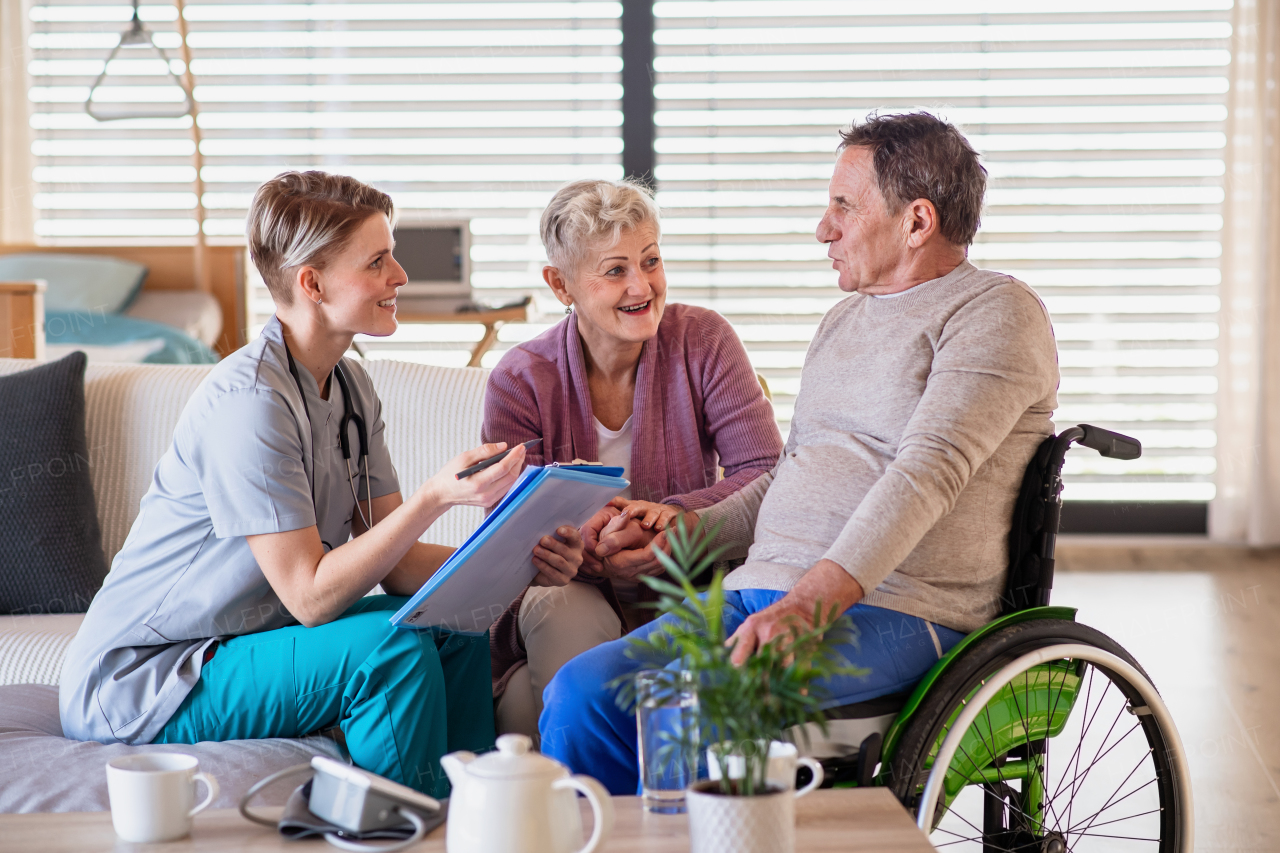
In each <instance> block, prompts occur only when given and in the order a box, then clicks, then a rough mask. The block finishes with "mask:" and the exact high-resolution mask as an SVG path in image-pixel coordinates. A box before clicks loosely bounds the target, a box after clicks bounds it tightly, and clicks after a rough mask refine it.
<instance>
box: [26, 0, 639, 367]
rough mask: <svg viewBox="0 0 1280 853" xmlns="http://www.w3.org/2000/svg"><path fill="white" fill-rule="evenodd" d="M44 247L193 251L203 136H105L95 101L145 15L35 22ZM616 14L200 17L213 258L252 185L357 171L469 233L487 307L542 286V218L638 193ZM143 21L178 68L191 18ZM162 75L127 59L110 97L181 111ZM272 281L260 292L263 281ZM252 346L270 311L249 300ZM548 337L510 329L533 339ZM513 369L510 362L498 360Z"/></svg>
mask: <svg viewBox="0 0 1280 853" xmlns="http://www.w3.org/2000/svg"><path fill="white" fill-rule="evenodd" d="M30 14H31V18H32V21H33V29H34V34H33V35H32V37H31V48H32V52H33V56H34V61H33V62H32V63H31V67H30V71H31V77H32V80H33V85H32V88H31V92H30V95H31V100H32V102H33V108H34V116H33V118H32V122H33V124H34V132H35V137H36V140H35V143H34V154H35V156H36V161H37V164H36V168H35V180H36V181H37V183H38V190H39V192H38V195H37V196H36V199H35V204H36V208H37V220H36V231H37V234H38V235H39V237H40V238H41V239H42V240H44V241H48V242H53V243H56V242H76V243H81V244H83V243H85V242H90V241H94V240H107V241H111V242H119V241H122V240H127V241H135V242H146V243H155V242H157V241H159V242H163V241H166V240H169V241H183V242H187V241H189V240H190V239H191V236H192V235H194V233H195V228H196V225H195V219H194V212H193V211H194V206H195V197H194V195H193V192H192V184H191V182H192V179H193V178H194V172H193V167H192V160H191V155H192V151H193V148H192V141H191V136H190V125H189V121H190V120H189V119H188V118H186V117H183V118H180V119H134V120H120V121H113V122H107V123H98V122H95V121H94V120H93V119H92V118H91V117H89V116H88V115H86V114H85V112H84V110H83V103H84V100H85V98H86V96H87V95H88V93H89V87H90V86H91V85H92V83H93V80H94V78H95V77H96V76H97V75H98V74H99V73H100V72H101V71H102V69H103V61H104V60H105V58H106V56H107V54H108V53H109V52H110V50H111V48H112V47H113V46H115V44H116V42H117V39H118V35H119V33H120V32H121V30H123V29H124V28H125V26H126V24H127V22H128V20H129V18H130V15H131V9H130V7H129V5H128V4H127V3H123V2H120V0H103V2H93V0H81V2H77V3H76V4H75V5H63V4H49V5H33V6H32V8H31V12H30ZM620 14H621V5H620V4H619V3H617V2H588V1H587V0H581V1H580V2H537V0H515V2H487V0H468V1H467V2H386V3H382V2H357V3H306V2H287V0H286V1H285V2H267V3H244V2H241V3H235V2H188V3H187V5H186V17H187V21H188V26H189V29H190V38H189V44H190V46H191V52H192V72H193V74H194V75H195V78H196V88H195V95H196V99H197V101H198V102H199V105H200V118H199V121H200V126H201V130H202V133H203V137H204V140H203V143H202V146H201V151H202V153H203V155H204V163H205V165H204V169H203V172H202V177H203V178H204V182H205V195H204V205H205V208H206V210H207V218H206V220H205V233H206V234H207V235H210V240H211V241H217V240H219V239H222V240H226V241H236V242H239V241H242V239H243V237H242V235H243V233H244V217H245V213H246V209H247V207H248V204H249V201H250V199H251V197H252V193H253V191H254V189H255V188H256V187H257V185H258V184H259V183H260V182H262V181H263V180H266V179H267V178H270V177H272V176H274V175H276V174H278V173H279V172H281V171H284V170H285V169H306V168H318V169H324V170H328V171H334V172H343V173H346V174H351V175H354V176H355V177H357V178H360V179H362V180H365V181H368V182H370V183H373V184H374V185H376V186H378V187H379V188H381V189H383V190H385V191H387V192H388V193H390V194H391V195H392V198H393V199H394V200H395V202H396V205H397V208H398V210H399V213H400V216H401V219H402V221H420V220H432V219H439V220H446V221H456V220H458V219H469V220H470V221H471V230H472V240H471V246H472V248H471V253H472V270H473V274H472V283H473V285H474V286H475V288H476V290H477V293H478V296H479V297H480V298H481V299H482V300H486V301H492V302H502V301H505V300H507V299H509V298H512V297H513V296H518V295H520V294H523V293H528V292H530V291H534V290H537V291H541V289H542V284H541V267H542V249H541V244H540V242H539V241H538V236H537V218H538V215H539V214H540V213H541V211H542V209H543V207H544V206H545V205H546V202H547V200H548V199H549V198H550V195H551V193H552V192H553V191H554V190H555V188H556V187H558V186H559V185H560V184H561V183H563V182H565V181H567V180H572V179H576V178H580V177H608V178H619V177H621V166H620V163H621V156H620V152H621V147H622V143H621V139H620V131H619V128H620V125H621V108H620V97H621V84H620V71H621V59H620V55H619V45H620V42H621V34H620V32H619V28H618V18H619V16H620ZM141 18H142V19H143V21H144V22H145V23H146V24H147V26H148V27H150V28H151V29H152V30H153V31H154V32H156V34H157V39H156V40H157V42H158V43H159V44H160V45H161V46H162V47H164V48H166V50H168V51H169V56H170V58H171V63H170V64H171V67H172V69H173V70H174V71H175V72H178V73H181V71H182V70H183V69H182V64H181V61H180V59H179V53H178V47H179V37H178V35H177V30H176V23H175V22H176V10H175V7H174V6H172V5H168V4H158V5H143V6H142V7H141ZM181 100H182V93H181V92H180V91H179V90H178V89H177V87H176V86H174V85H173V83H172V82H171V81H170V80H169V79H168V78H167V76H166V74H165V68H164V63H163V61H162V60H161V59H160V58H159V57H158V56H154V55H152V53H151V52H150V51H148V50H141V49H125V50H123V51H122V52H121V58H119V59H117V60H116V61H115V62H113V63H112V67H111V68H110V69H108V77H107V79H106V81H105V83H104V85H103V87H102V88H101V89H100V90H99V91H98V92H97V93H96V94H95V102H106V103H107V104H108V105H109V106H110V107H111V108H112V109H135V108H137V109H142V108H144V107H148V106H150V107H151V108H156V107H160V108H164V107H166V106H168V107H169V108H172V105H173V104H176V103H180V102H181ZM254 278H256V276H254ZM249 296H250V301H249V307H250V329H249V330H248V333H249V337H250V338H252V337H253V336H255V335H256V333H257V330H258V329H259V328H260V327H261V324H262V323H263V322H265V320H266V318H267V317H269V316H270V313H271V311H272V306H271V302H270V298H269V296H268V294H267V293H266V290H265V288H264V287H262V286H261V283H260V280H257V285H256V286H254V287H251V288H250V294H249ZM545 327H546V326H545V325H539V326H520V327H515V326H513V327H509V328H508V329H506V330H504V334H503V337H504V339H506V340H519V339H522V338H524V337H527V336H529V335H531V334H534V333H536V332H538V331H540V330H541V329H543V328H545ZM481 334H482V329H481V327H479V326H469V325H460V326H408V325H406V326H403V327H402V328H401V330H400V331H399V332H398V333H397V334H396V335H395V336H393V337H392V338H390V339H369V340H367V341H362V345H363V346H366V352H368V354H369V355H370V356H371V357H395V358H403V359H414V360H420V361H428V362H435V363H441V364H461V365H464V364H466V363H467V354H468V350H469V348H470V344H471V343H472V342H474V341H475V340H478V339H479V337H480V335H481ZM492 357H496V356H491V358H492Z"/></svg>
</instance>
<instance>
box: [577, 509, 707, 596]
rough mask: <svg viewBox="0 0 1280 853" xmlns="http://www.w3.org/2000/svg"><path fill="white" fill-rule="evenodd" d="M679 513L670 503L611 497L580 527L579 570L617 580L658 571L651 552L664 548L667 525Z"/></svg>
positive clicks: (657, 572) (656, 573) (672, 522)
mask: <svg viewBox="0 0 1280 853" xmlns="http://www.w3.org/2000/svg"><path fill="white" fill-rule="evenodd" d="M683 514H684V510H683V509H681V508H680V507H679V506H674V505H672V504H657V503H651V502H649V501H629V500H627V499H626V498H614V499H613V500H612V501H610V502H609V503H608V504H607V505H606V506H605V507H604V508H603V509H601V510H600V511H599V512H598V513H596V514H595V515H594V516H592V517H591V519H590V520H589V521H588V522H587V523H586V524H584V525H583V526H582V530H581V533H582V543H583V555H582V568H581V571H582V573H583V574H584V575H586V576H588V577H601V578H616V579H619V580H637V579H638V578H640V577H642V576H644V575H658V574H661V573H662V564H661V563H659V562H658V558H657V557H656V556H654V551H655V550H656V549H662V550H664V551H666V550H668V546H667V533H666V531H667V528H669V527H671V526H673V525H674V524H675V523H676V519H678V518H679V517H680V516H681V515H683ZM693 518H696V516H693ZM695 523H696V522H695ZM690 529H691V530H692V527H691V528H690Z"/></svg>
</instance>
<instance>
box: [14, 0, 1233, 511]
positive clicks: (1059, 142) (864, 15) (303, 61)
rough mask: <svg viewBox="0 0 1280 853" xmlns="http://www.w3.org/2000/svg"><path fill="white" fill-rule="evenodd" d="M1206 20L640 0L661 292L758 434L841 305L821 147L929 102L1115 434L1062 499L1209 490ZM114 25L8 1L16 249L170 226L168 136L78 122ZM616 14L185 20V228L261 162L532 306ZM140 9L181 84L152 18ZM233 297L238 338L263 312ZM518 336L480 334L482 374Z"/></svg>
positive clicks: (585, 165) (96, 13) (296, 6)
mask: <svg viewBox="0 0 1280 853" xmlns="http://www.w3.org/2000/svg"><path fill="white" fill-rule="evenodd" d="M37 2H38V0H37ZM1229 8H1230V3H1229V0H1160V2H1155V0H1075V2H1071V3H1067V2H1045V3H1033V4H1029V3H1019V2H1014V1H1013V0H949V2H940V0H922V2H918V3H914V4H898V5H894V4H884V3H876V2H869V0H868V1H867V2H864V0H788V2H785V3H779V2H774V0H718V1H716V2H695V0H658V2H656V3H655V7H654V11H655V16H656V31H655V36H654V40H655V43H656V59H655V71H656V80H655V95H656V98H657V111H656V115H655V122H656V124H657V130H658V135H657V142H656V147H657V157H658V161H657V163H658V165H657V178H658V181H659V203H660V204H661V205H662V207H663V209H664V216H665V220H664V254H665V256H666V259H667V267H668V278H669V281H670V285H671V295H670V298H671V299H673V300H678V301H686V302H693V303H697V304H703V305H707V306H710V307H713V308H715V309H717V310H719V311H721V312H722V313H724V314H725V315H726V316H728V317H729V318H730V320H731V321H732V322H733V323H734V324H735V326H736V328H737V329H738V332H739V334H740V335H741V336H742V338H743V340H744V342H745V343H746V346H747V348H748V351H749V352H750V354H751V358H752V360H753V362H754V364H755V366H756V368H757V370H758V371H759V372H760V373H761V374H762V375H764V376H765V377H766V379H767V380H768V382H769V384H770V387H771V389H772V391H773V392H774V398H775V408H776V410H777V412H778V416H779V420H780V424H781V426H782V428H783V430H784V432H785V431H786V429H787V427H788V422H789V420H790V416H791V411H792V408H793V406H794V399H795V394H796V392H797V390H798V388H799V377H800V368H801V365H802V363H803V358H804V352H805V350H806V348H807V345H808V342H809V339H810V337H811V336H812V334H813V331H814V328H815V327H816V325H817V322H818V319H819V318H820V316H821V315H822V313H823V312H824V311H826V310H827V309H828V308H829V307H830V306H831V305H833V304H834V303H835V302H836V301H837V300H838V299H840V298H841V294H840V293H839V291H838V290H837V289H836V288H835V286H834V282H835V275H834V272H833V271H832V270H831V269H830V265H829V263H828V262H827V260H826V257H825V252H824V250H823V248H822V247H821V246H820V245H819V244H818V243H817V242H816V241H815V240H814V239H813V229H814V226H815V224H816V223H817V220H818V217H819V215H820V213H821V211H822V209H823V207H824V206H825V200H826V183H827V179H828V178H829V176H830V171H831V164H832V160H833V155H834V149H835V145H836V142H837V141H838V140H837V137H836V133H835V131H836V128H838V127H839V126H841V125H844V124H847V123H848V122H849V121H851V120H853V119H855V118H858V117H861V116H863V115H865V114H866V113H867V112H869V111H870V110H872V109H876V108H881V109H888V110H903V109H911V108H917V107H924V108H928V109H931V110H935V111H937V112H939V113H941V114H942V115H944V116H946V117H948V118H949V119H951V120H953V121H955V122H957V123H959V124H960V125H961V126H962V127H963V129H964V130H965V131H966V133H967V134H969V136H970V138H971V139H972V141H973V142H974V144H975V145H976V146H977V147H978V149H979V150H980V151H981V152H982V153H983V155H984V160H985V163H986V165H987V168H988V170H989V172H990V175H991V183H990V190H989V195H988V207H987V210H986V212H985V215H984V222H983V228H982V231H981V232H980V233H979V235H978V240H977V243H976V245H975V246H974V247H973V250H972V253H971V257H972V258H973V259H974V261H975V262H977V263H978V264H980V265H984V266H989V267H992V268H995V269H999V270H1002V271H1006V272H1009V273H1012V274H1015V275H1017V276H1019V277H1021V278H1023V279H1024V280H1026V281H1027V282H1028V283H1030V284H1031V285H1032V286H1033V287H1035V288H1036V289H1037V291H1038V292H1039V293H1040V294H1041V296H1042V297H1043V298H1044V300H1045V302H1046V304H1047V305H1048V306H1049V309H1050V311H1051V312H1052V313H1053V316H1054V320H1055V328H1056V331H1057V335H1058V342H1059V349H1060V358H1061V364H1062V373H1063V379H1062V388H1061V394H1060V401H1061V407H1060V409H1059V411H1058V415H1057V420H1058V423H1059V424H1066V423H1076V422H1093V423H1097V424H1099V425H1101V426H1107V427H1112V428H1115V429H1120V430H1123V431H1125V432H1129V433H1132V434H1134V435H1136V436H1138V437H1139V438H1140V439H1141V440H1142V441H1143V444H1144V446H1145V447H1146V453H1145V454H1144V457H1143V459H1142V460H1141V462H1139V463H1136V464H1135V463H1123V464H1120V463H1115V464H1113V463H1112V462H1111V461H1110V460H1104V459H1100V458H1098V457H1096V456H1091V455H1090V454H1075V455H1073V456H1072V457H1070V458H1069V460H1068V465H1069V471H1070V473H1071V475H1072V476H1071V479H1070V485H1069V487H1068V493H1067V494H1068V497H1070V498H1073V499H1076V500H1091V499H1106V500H1169V499H1172V500H1193V501H1203V500H1208V499H1210V498H1212V497H1213V493H1214V487H1213V482H1212V480H1213V473H1214V445H1215V441H1216V439H1215V432H1214V418H1215V408H1214V394H1215V391H1216V381H1217V380H1216V375H1215V373H1216V364H1217V357H1218V353H1217V343H1216V341H1217V335H1218V326H1217V312H1218V293H1217V286H1218V281H1219V271H1218V256H1219V254H1220V251H1221V249H1220V243H1219V233H1220V229H1221V210H1220V207H1221V202H1222V171H1223V162H1222V150H1223V145H1224V141H1225V140H1224V120H1225V111H1226V110H1225V92H1226V87H1227V81H1226V76H1225V71H1226V66H1227V63H1228V61H1229V53H1228V37H1229V35H1230V31H1229V30H1230V28H1229V24H1228V23H1227V20H1228V15H1229ZM129 14H130V10H129V7H128V5H127V4H125V3H123V2H121V0H110V2H94V0H79V2H77V4H76V5H61V4H52V5H35V6H33V7H32V9H31V17H32V20H33V28H34V30H35V32H34V35H33V36H32V48H33V53H34V62H33V63H32V65H31V73H32V76H33V87H32V89H31V99H32V101H33V104H34V108H35V115H34V117H33V124H34V126H35V135H36V141H35V147H34V153H35V155H36V159H37V166H36V174H35V178H36V180H37V182H38V184H39V190H40V191H39V194H38V195H37V198H36V206H37V208H38V211H37V212H38V218H37V226H36V227H37V232H38V234H39V236H40V237H41V238H42V239H44V240H48V241H52V242H58V241H69V242H77V243H83V242H86V241H90V240H111V241H118V240H133V241H140V242H156V241H158V240H166V239H167V240H182V241H185V240H189V239H190V236H191V235H192V234H193V233H194V227H195V225H194V218H193V215H192V209H193V207H194V201H195V199H194V196H193V194H192V188H191V180H192V178H193V177H194V174H193V171H192V165H191V155H192V142H191V138H190V133H189V128H188V126H187V119H185V118H182V119H140V120H130V121H118V122H109V123H104V124H99V123H97V122H95V121H94V120H93V119H92V118H90V117H89V116H87V115H86V114H85V112H84V110H83V107H82V105H83V102H84V99H85V97H86V95H87V93H88V88H89V86H90V85H91V83H92V82H93V80H94V78H95V76H96V75H97V74H98V73H99V72H100V71H101V70H102V61H103V59H104V58H105V56H106V54H107V53H108V52H109V50H110V49H111V48H112V47H113V46H114V45H115V43H116V39H117V36H118V33H119V32H120V31H121V30H122V29H123V28H124V26H125V24H126V23H127V21H128V19H129ZM620 14H621V4H620V3H617V2H588V0H581V2H534V0H519V1H518V2H488V0H476V1H475V2H430V1H428V2H359V3H343V4H339V3H333V4H328V3H323V4H322V3H304V2H272V3H247V2H242V3H220V2H196V3H191V4H188V6H187V17H188V20H189V23H190V29H191V38H190V44H191V47H192V50H193V62H192V71H193V73H194V74H195V76H196V79H197V89H196V95H197V98H198V100H199V102H200V107H201V127H202V132H203V135H204V143H203V146H202V153H203V155H204V159H205V167H204V170H203V173H202V176H203V178H204V180H205V183H206V193H205V197H204V202H205V206H206V208H207V210H208V219H207V221H206V232H207V233H208V234H209V235H211V239H215V240H216V239H225V240H228V241H230V240H237V239H239V235H240V234H242V231H243V217H244V213H245V207H246V205H247V204H248V200H249V197H250V194H251V192H252V190H253V189H254V187H255V186H256V185H257V183H258V182H260V181H261V180H263V179H265V178H267V177H270V176H272V175H274V174H276V173H277V172H279V171H281V170H283V169H285V168H307V167H314V168H324V169H330V170H335V171H344V172H348V173H350V174H353V175H356V176H357V177H360V178H362V179H365V180H368V181H371V182H373V183H374V184H376V185H377V186H379V187H381V188H383V189H385V190H387V191H388V192H390V193H392V194H393V197H394V198H395V199H396V201H397V204H398V206H399V207H400V209H401V211H402V213H403V215H404V216H405V217H406V218H409V219H421V218H428V219H443V220H456V219H462V218H466V219H470V220H471V227H472V231H473V236H472V250H471V255H472V269H473V284H474V285H475V287H476V289H477V290H478V291H479V293H480V294H481V296H482V297H487V298H489V299H492V300H494V301H501V300H504V299H506V298H508V297H511V296H515V295H517V294H520V293H526V292H530V291H533V292H535V293H537V294H538V295H539V299H541V300H542V304H543V305H544V306H554V307H558V306H556V304H555V303H554V302H552V301H551V300H550V297H549V295H547V294H546V293H545V291H544V288H543V286H542V284H541V279H540V267H541V265H542V262H543V252H542V248H541V245H540V243H539V240H538V236H537V218H538V215H539V213H540V212H541V210H542V208H543V206H544V205H545V204H546V201H547V200H548V198H549V197H550V195H551V192H552V191H553V190H554V189H555V188H556V187H557V186H559V184H561V183H562V182H564V181H566V180H570V179H573V178H577V177H611V178H616V177H619V176H620V175H621V166H620V163H621V156H620V152H621V146H622V142H621V138H620V130H619V127H620V124H621V101H620V97H621V89H620V80H621V76H620V69H621V59H620V53H619V45H620V42H621V34H620V32H619V17H620ZM142 17H143V19H144V20H145V21H147V23H148V25H149V26H151V27H152V28H153V29H154V30H155V31H156V32H157V33H159V39H160V42H161V44H162V45H164V46H165V47H166V48H168V49H169V50H170V51H171V56H172V57H173V62H172V63H171V66H172V68H173V69H174V70H176V71H181V70H182V69H181V63H180V62H179V61H178V60H177V46H178V41H177V36H176V33H175V24H174V21H175V10H174V8H173V7H172V6H171V5H168V4H158V5H154V6H146V5H144V6H143V7H142ZM109 71H110V76H109V77H108V80H107V86H106V87H105V88H104V89H103V90H102V91H101V92H100V93H99V98H101V99H103V100H104V101H107V102H111V103H112V104H113V105H115V104H120V105H130V104H150V105H152V106H165V105H170V106H171V105H172V104H174V103H177V102H178V101H180V99H181V94H180V92H178V90H177V89H176V87H175V86H174V85H173V84H172V82H171V81H169V80H168V79H167V78H166V77H165V76H164V73H163V72H164V68H163V65H162V63H160V62H159V61H158V60H155V59H150V60H149V59H121V60H120V61H118V62H116V63H114V64H113V67H112V68H111V69H109ZM255 294H256V296H255V297H254V298H253V300H252V305H251V325H256V324H260V323H261V322H262V321H263V319H264V318H265V316H266V315H267V313H268V312H269V311H270V303H269V301H268V300H267V299H266V294H265V291H264V290H262V289H258V290H257V291H255ZM554 319H555V318H554V317H551V318H548V321H554ZM545 328H547V324H546V323H543V324H531V325H527V326H507V327H505V328H504V329H503V330H502V332H501V335H500V338H499V341H500V343H499V346H498V348H497V350H496V351H494V352H491V353H490V354H489V356H488V357H487V358H486V361H485V363H486V364H492V363H493V362H494V361H495V360H496V359H497V358H498V357H499V355H500V351H501V350H502V348H504V347H505V346H509V345H510V344H512V343H514V342H517V341H519V340H524V339H527V338H528V337H531V336H533V335H534V334H537V333H538V332H540V331H542V330H543V329H545ZM250 331H251V333H252V332H253V331H254V330H253V329H251V330H250ZM480 334H481V331H480V328H479V327H473V326H436V327H429V326H405V327H403V328H402V330H401V331H400V332H398V333H397V334H396V335H395V336H393V337H392V338H390V339H386V340H382V341H374V340H370V341H364V342H362V343H363V344H364V345H365V346H366V348H367V350H368V352H369V353H370V355H371V356H373V357H395V358H403V359H415V360H425V361H432V362H435V363H442V364H465V363H466V359H467V351H468V349H469V348H470V345H471V343H472V342H474V341H475V340H477V339H478V338H479V336H480Z"/></svg>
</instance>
